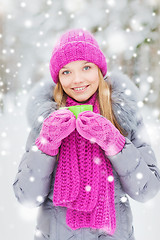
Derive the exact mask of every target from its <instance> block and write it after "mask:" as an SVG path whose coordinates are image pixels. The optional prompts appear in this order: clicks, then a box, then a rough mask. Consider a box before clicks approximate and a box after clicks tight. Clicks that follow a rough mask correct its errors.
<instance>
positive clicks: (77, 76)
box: [73, 72, 83, 84]
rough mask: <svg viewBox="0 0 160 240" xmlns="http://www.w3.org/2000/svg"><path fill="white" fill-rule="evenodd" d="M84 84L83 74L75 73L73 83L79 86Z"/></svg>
mask: <svg viewBox="0 0 160 240" xmlns="http://www.w3.org/2000/svg"><path fill="white" fill-rule="evenodd" d="M82 82H83V76H82V74H80V73H79V72H75V73H74V77H73V83H74V84H79V83H82Z"/></svg>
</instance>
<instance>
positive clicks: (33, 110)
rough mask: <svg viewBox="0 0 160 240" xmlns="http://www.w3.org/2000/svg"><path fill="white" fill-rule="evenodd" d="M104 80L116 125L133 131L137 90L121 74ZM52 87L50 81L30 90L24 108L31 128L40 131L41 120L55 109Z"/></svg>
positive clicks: (112, 75)
mask: <svg viewBox="0 0 160 240" xmlns="http://www.w3.org/2000/svg"><path fill="white" fill-rule="evenodd" d="M105 80H106V81H107V82H108V84H110V85H111V88H112V93H111V99H112V108H113V112H114V115H115V117H116V119H117V121H118V123H119V124H120V126H121V127H122V128H123V129H124V130H125V131H127V132H129V131H131V130H135V129H136V126H137V121H138V119H139V109H138V107H137V102H138V101H139V100H140V97H139V95H140V94H139V90H138V88H137V87H136V86H135V84H134V83H133V82H132V81H131V80H130V79H129V78H128V77H127V76H126V75H124V74H122V73H121V72H116V73H112V74H111V75H110V77H106V78H105ZM54 87H55V84H54V83H53V82H52V81H50V82H49V81H46V80H45V81H42V82H39V83H37V84H36V85H35V86H34V88H33V89H32V90H31V92H30V94H29V97H28V102H27V108H26V115H27V120H28V123H29V125H30V127H31V128H34V129H35V130H38V131H40V128H41V125H42V122H43V120H44V119H45V118H46V117H47V116H48V115H49V114H50V113H51V112H53V111H55V110H56V109H57V104H56V103H55V101H54V98H53V89H54Z"/></svg>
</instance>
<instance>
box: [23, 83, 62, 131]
mask: <svg viewBox="0 0 160 240" xmlns="http://www.w3.org/2000/svg"><path fill="white" fill-rule="evenodd" d="M54 87H55V84H54V83H53V82H52V81H51V80H50V81H49V80H46V79H45V80H43V81H40V82H38V83H36V84H35V86H34V87H33V88H32V89H31V90H30V92H29V95H28V99H27V105H26V117H27V120H28V124H29V126H30V127H31V128H36V129H37V128H38V129H39V128H40V127H41V125H42V122H43V120H44V119H45V118H46V117H47V116H48V115H49V114H50V113H51V112H53V111H55V110H56V109H57V104H56V103H55V101H54V98H53V90H54Z"/></svg>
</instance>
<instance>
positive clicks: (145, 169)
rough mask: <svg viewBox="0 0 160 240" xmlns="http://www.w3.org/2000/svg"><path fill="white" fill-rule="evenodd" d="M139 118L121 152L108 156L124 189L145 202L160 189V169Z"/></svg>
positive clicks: (131, 195) (141, 120) (132, 196)
mask: <svg viewBox="0 0 160 240" xmlns="http://www.w3.org/2000/svg"><path fill="white" fill-rule="evenodd" d="M148 139H149V137H148V135H147V132H146V129H145V126H144V123H143V119H142V118H141V119H140V120H139V121H138V123H137V130H136V131H131V140H129V139H128V138H127V137H126V143H125V146H124V148H123V149H122V151H121V152H119V153H118V154H117V155H115V156H112V157H108V158H109V159H110V161H111V163H112V165H113V167H114V169H115V170H116V172H117V173H118V175H119V178H120V182H121V184H122V186H123V189H124V191H125V192H126V193H127V194H128V195H129V196H130V197H131V198H133V199H135V200H137V201H140V202H146V201H147V200H150V199H151V198H153V197H154V196H155V195H156V194H157V192H158V191H159V190H160V170H159V169H158V167H157V161H156V158H155V155H154V152H153V150H152V148H151V147H150V143H149V142H148Z"/></svg>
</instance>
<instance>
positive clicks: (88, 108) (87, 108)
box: [59, 105, 93, 118]
mask: <svg viewBox="0 0 160 240" xmlns="http://www.w3.org/2000/svg"><path fill="white" fill-rule="evenodd" d="M59 109H69V110H70V111H71V112H72V113H73V114H74V115H75V117H76V118H77V117H78V114H79V113H81V112H85V111H91V112H93V106H92V105H77V106H70V107H61V108H59Z"/></svg>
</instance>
